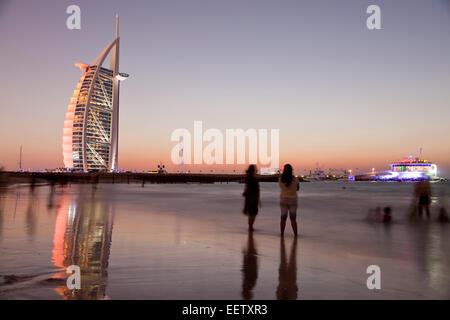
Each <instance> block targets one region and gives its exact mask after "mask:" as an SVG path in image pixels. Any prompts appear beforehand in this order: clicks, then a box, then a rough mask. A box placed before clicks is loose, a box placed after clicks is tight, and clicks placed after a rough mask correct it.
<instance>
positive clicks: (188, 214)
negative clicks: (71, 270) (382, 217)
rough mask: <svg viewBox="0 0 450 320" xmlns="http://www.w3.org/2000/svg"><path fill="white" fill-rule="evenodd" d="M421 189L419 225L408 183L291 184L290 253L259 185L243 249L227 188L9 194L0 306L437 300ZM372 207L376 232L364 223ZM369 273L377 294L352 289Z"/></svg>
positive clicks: (237, 191) (272, 198)
mask: <svg viewBox="0 0 450 320" xmlns="http://www.w3.org/2000/svg"><path fill="white" fill-rule="evenodd" d="M432 187H433V195H434V196H433V198H432V201H433V203H432V206H431V210H432V217H431V219H430V220H427V219H426V218H422V219H416V220H414V221H411V220H410V219H409V218H408V214H409V211H410V207H411V203H412V200H413V198H412V195H413V185H412V184H408V183H370V182H367V183H366V182H358V183H338V182H317V183H302V184H301V193H300V200H299V212H298V222H299V233H300V236H299V238H298V240H297V241H295V239H294V238H293V236H292V232H291V229H290V226H289V224H288V226H287V229H286V236H285V238H284V241H281V240H280V236H279V230H278V229H279V206H278V197H279V190H278V185H277V184H276V183H262V184H261V192H262V205H263V207H262V209H261V210H260V214H259V215H258V217H257V219H256V224H255V229H256V230H255V232H254V234H253V236H249V235H248V233H247V225H246V217H245V216H244V215H243V214H242V213H241V212H242V206H243V198H242V196H241V194H242V190H243V185H241V184H236V183H230V184H208V185H200V184H182V185H178V184H173V185H145V187H144V188H142V187H141V186H140V185H133V184H130V185H111V184H100V185H99V186H98V189H97V190H96V191H95V190H92V187H91V186H90V185H72V186H70V187H69V188H60V187H56V189H55V193H54V194H52V193H51V188H50V187H49V186H39V187H36V189H35V191H34V194H32V193H31V192H30V190H29V189H28V188H27V187H21V188H16V189H11V190H8V191H7V192H3V193H2V194H1V195H0V197H1V199H0V299H449V298H450V241H449V240H450V225H449V224H446V225H443V224H440V223H438V222H437V221H436V219H437V211H438V208H439V206H440V205H446V203H445V201H447V199H448V195H449V194H450V185H449V184H448V183H436V184H433V186H432ZM344 188H345V189H344ZM444 196H446V197H447V198H445V197H444ZM376 206H381V207H383V206H391V207H392V215H393V223H392V224H391V225H390V226H386V225H384V224H383V223H381V222H374V221H368V220H367V215H368V211H369V210H371V209H374V208H375V207H376ZM447 210H448V208H447ZM73 264H76V265H79V266H80V269H81V273H82V288H81V289H80V290H77V291H75V292H72V291H71V290H68V289H67V287H66V285H65V281H66V276H67V275H66V274H65V272H64V271H65V268H67V266H69V265H73ZM373 264H375V265H379V266H380V268H381V290H368V289H367V287H366V279H367V277H368V276H369V275H368V274H366V268H367V267H368V266H369V265H373Z"/></svg>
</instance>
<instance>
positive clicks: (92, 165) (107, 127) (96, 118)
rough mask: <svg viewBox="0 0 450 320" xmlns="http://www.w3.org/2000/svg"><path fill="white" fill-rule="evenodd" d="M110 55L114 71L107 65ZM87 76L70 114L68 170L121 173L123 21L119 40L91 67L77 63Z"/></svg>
mask: <svg viewBox="0 0 450 320" xmlns="http://www.w3.org/2000/svg"><path fill="white" fill-rule="evenodd" d="M109 54H110V67H109V69H106V68H104V67H103V66H102V65H103V62H104V61H105V59H106V57H107V56H108V55H109ZM75 66H77V67H79V68H80V70H81V71H82V72H83V74H82V75H81V78H80V81H78V84H77V86H76V88H75V90H74V92H73V96H72V98H71V99H70V103H69V106H68V108H67V112H66V119H65V121H64V130H63V156H64V166H65V168H67V169H72V170H83V171H89V170H107V171H113V170H117V160H118V137H119V131H118V129H119V81H120V80H124V79H126V78H127V77H128V74H125V73H119V17H118V16H116V38H115V39H114V40H113V41H112V42H111V43H110V44H109V45H108V46H107V47H106V48H105V49H104V50H103V51H102V52H101V53H100V55H99V56H98V57H97V59H95V61H94V62H93V63H92V64H91V65H88V64H85V63H76V64H75Z"/></svg>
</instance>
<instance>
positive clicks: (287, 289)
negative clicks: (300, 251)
mask: <svg viewBox="0 0 450 320" xmlns="http://www.w3.org/2000/svg"><path fill="white" fill-rule="evenodd" d="M278 272H279V273H278V287H277V291H276V295H277V299H278V300H296V299H297V292H298V287H297V239H296V238H294V240H293V242H292V245H291V252H290V255H289V260H287V254H286V246H285V244H284V238H281V240H280V268H279V269H278Z"/></svg>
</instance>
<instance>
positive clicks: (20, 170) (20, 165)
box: [19, 146, 22, 172]
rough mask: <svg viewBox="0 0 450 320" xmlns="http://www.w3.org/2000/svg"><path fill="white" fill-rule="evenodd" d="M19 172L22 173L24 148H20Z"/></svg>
mask: <svg viewBox="0 0 450 320" xmlns="http://www.w3.org/2000/svg"><path fill="white" fill-rule="evenodd" d="M19 172H22V146H20V152H19Z"/></svg>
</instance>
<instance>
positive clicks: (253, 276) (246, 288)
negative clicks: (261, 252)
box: [242, 232, 258, 300]
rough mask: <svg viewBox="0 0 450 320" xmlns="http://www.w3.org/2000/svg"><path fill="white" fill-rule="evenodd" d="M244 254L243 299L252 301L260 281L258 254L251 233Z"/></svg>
mask: <svg viewBox="0 0 450 320" xmlns="http://www.w3.org/2000/svg"><path fill="white" fill-rule="evenodd" d="M243 253H244V258H243V262H242V276H243V280H242V299H244V300H251V299H253V288H254V287H255V286H256V280H257V279H258V252H257V251H256V245H255V240H254V239H253V233H251V232H249V234H248V240H247V248H246V249H245V250H244V252H243Z"/></svg>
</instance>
